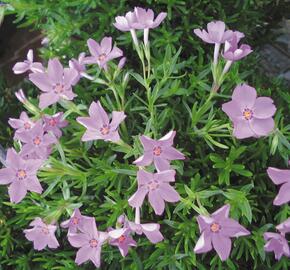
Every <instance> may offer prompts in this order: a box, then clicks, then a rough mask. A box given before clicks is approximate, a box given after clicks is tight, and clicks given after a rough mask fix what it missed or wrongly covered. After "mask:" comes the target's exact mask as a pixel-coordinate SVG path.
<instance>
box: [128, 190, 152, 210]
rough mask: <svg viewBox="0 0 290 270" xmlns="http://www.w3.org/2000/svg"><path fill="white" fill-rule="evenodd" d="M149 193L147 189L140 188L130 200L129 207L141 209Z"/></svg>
mask: <svg viewBox="0 0 290 270" xmlns="http://www.w3.org/2000/svg"><path fill="white" fill-rule="evenodd" d="M147 193H148V189H147V187H145V186H141V187H139V188H138V190H137V191H136V192H135V193H134V194H133V195H132V196H131V197H130V198H129V200H128V202H129V205H130V206H132V207H135V208H136V207H141V205H142V204H143V201H144V199H145V196H146V195H147Z"/></svg>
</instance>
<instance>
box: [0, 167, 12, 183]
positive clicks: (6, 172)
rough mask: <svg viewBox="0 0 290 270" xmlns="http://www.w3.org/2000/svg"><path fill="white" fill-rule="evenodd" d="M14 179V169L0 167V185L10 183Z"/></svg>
mask: <svg viewBox="0 0 290 270" xmlns="http://www.w3.org/2000/svg"><path fill="white" fill-rule="evenodd" d="M14 179H15V171H14V170H12V169H11V168H3V169H0V185H7V184H10V183H11V182H12V181H13V180H14Z"/></svg>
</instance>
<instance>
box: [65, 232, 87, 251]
mask: <svg viewBox="0 0 290 270" xmlns="http://www.w3.org/2000/svg"><path fill="white" fill-rule="evenodd" d="M67 238H68V241H69V243H70V244H71V245H72V246H73V247H76V248H79V247H82V246H84V245H86V244H88V243H89V241H90V237H89V236H88V235H86V234H84V233H78V234H68V236H67Z"/></svg>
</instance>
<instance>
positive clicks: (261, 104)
mask: <svg viewBox="0 0 290 270" xmlns="http://www.w3.org/2000/svg"><path fill="white" fill-rule="evenodd" d="M222 110H223V111H224V112H225V113H226V114H227V115H228V116H229V117H230V119H231V120H232V121H233V124H234V131H233V135H234V136H235V137H236V138H238V139H244V138H249V137H261V136H267V135H269V133H270V132H271V131H272V130H273V129H274V126H275V123H274V120H273V118H272V117H273V115H274V114H275V111H276V107H275V105H274V104H273V100H272V99H271V98H269V97H258V98H257V92H256V89H255V88H253V87H251V86H249V85H247V84H242V85H238V86H237V87H236V88H235V90H234V92H233V94H232V100H231V101H230V102H227V103H224V104H223V105H222Z"/></svg>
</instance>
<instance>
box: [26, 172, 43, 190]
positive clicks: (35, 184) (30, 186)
mask: <svg viewBox="0 0 290 270" xmlns="http://www.w3.org/2000/svg"><path fill="white" fill-rule="evenodd" d="M26 188H27V190H30V191H33V192H36V193H39V194H41V193H42V190H43V188H42V186H41V185H40V183H39V180H38V178H37V177H36V176H31V177H29V179H27V181H26Z"/></svg>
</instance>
